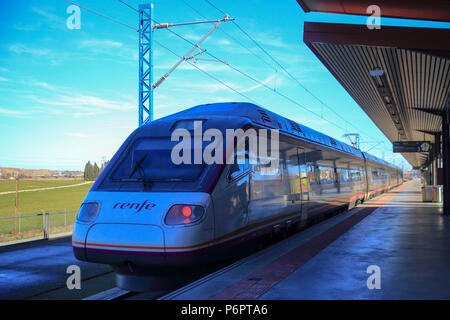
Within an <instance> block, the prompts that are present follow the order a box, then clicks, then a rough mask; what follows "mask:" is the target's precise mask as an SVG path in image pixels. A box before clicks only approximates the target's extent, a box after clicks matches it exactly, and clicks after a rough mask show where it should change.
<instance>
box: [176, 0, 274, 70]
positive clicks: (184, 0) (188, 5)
mask: <svg viewBox="0 0 450 320" xmlns="http://www.w3.org/2000/svg"><path fill="white" fill-rule="evenodd" d="M180 1H181V2H183V3H184V4H185V5H186V6H187V7H189V8H190V9H191V10H192V11H194V12H195V13H196V14H197V15H199V16H200V17H201V18H203V19H207V18H206V16H204V15H203V14H202V13H201V12H200V11H199V10H197V9H195V8H194V7H193V6H192V5H190V4H189V2H187V1H186V0H180ZM219 31H220V32H222V33H223V34H224V35H226V36H227V37H228V38H229V39H230V40H231V41H234V42H236V43H237V44H239V45H240V46H241V47H242V48H244V49H245V50H247V51H248V52H249V53H250V54H252V55H253V56H255V57H256V58H258V59H259V60H260V61H262V62H263V63H264V64H266V65H267V66H268V67H270V68H271V69H272V70H273V71H275V72H277V71H278V70H277V69H276V68H275V67H274V66H272V65H271V64H270V63H268V62H267V61H266V60H264V59H263V58H262V57H261V56H259V55H258V54H256V53H255V52H253V51H252V50H251V49H250V48H249V47H247V46H246V45H244V44H243V43H242V42H241V41H239V40H238V39H237V38H235V37H233V36H232V35H230V34H229V33H228V32H226V31H225V30H223V29H219Z"/></svg>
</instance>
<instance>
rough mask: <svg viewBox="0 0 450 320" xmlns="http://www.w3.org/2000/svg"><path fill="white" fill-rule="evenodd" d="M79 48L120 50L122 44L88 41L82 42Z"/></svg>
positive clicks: (97, 40)
mask: <svg viewBox="0 0 450 320" xmlns="http://www.w3.org/2000/svg"><path fill="white" fill-rule="evenodd" d="M80 46H81V47H84V48H102V47H107V48H120V47H123V43H122V42H118V41H112V40H101V39H88V40H82V41H81V42H80Z"/></svg>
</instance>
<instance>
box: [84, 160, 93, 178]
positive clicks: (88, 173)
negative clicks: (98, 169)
mask: <svg viewBox="0 0 450 320" xmlns="http://www.w3.org/2000/svg"><path fill="white" fill-rule="evenodd" d="M93 171H94V168H93V167H92V164H91V162H90V161H88V162H87V163H86V165H85V166H84V180H87V181H89V180H93V179H94V172H93Z"/></svg>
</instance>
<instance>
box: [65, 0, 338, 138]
mask: <svg viewBox="0 0 450 320" xmlns="http://www.w3.org/2000/svg"><path fill="white" fill-rule="evenodd" d="M64 1H66V2H68V3H71V4H73V5H76V6H78V7H80V8H82V9H85V10H87V11H90V12H92V13H94V14H96V15H98V16H101V17H103V18H106V19H108V20H110V21H113V22H115V23H118V24H120V25H123V26H125V27H128V28H130V29H133V30H135V31H137V32H138V31H139V30H138V29H136V28H134V27H132V26H130V25H127V24H125V23H123V22H120V21H118V20H116V19H113V18H110V17H108V16H106V15H104V14H101V13H98V12H96V11H94V10H91V9H89V8H87V7H84V6H81V5H79V4H77V3H75V2H72V1H70V0H64ZM205 1H207V2H208V3H209V4H210V5H212V6H213V7H215V6H214V5H213V4H212V3H210V2H209V1H208V0H205ZM119 2H121V3H123V4H125V5H126V6H128V7H129V8H131V9H133V10H134V11H137V12H140V10H138V9H135V8H133V7H132V6H130V5H128V4H127V3H125V2H124V1H122V0H119ZM215 8H216V9H217V10H219V11H221V10H220V9H218V8H217V7H215ZM221 12H223V11H221ZM152 22H154V23H156V24H159V22H157V21H156V20H154V19H152ZM232 22H233V23H234V21H232ZM167 30H168V31H169V32H171V33H172V34H174V35H176V36H177V37H179V38H181V39H183V40H184V41H186V42H188V43H190V44H191V45H195V44H194V43H193V42H192V41H190V40H188V39H186V38H185V37H183V36H181V35H179V34H178V33H176V32H174V31H173V30H171V29H169V28H167ZM154 41H155V40H154ZM155 43H157V44H158V45H160V46H162V47H164V48H166V49H168V48H167V47H165V46H163V45H162V44H161V43H159V42H156V41H155ZM172 53H173V54H175V55H177V56H178V57H181V56H180V55H178V54H176V53H175V52H172ZM205 53H206V54H208V55H209V56H211V57H212V58H214V59H215V60H216V61H218V62H222V63H224V64H225V65H227V66H228V67H230V68H231V69H233V70H235V71H236V72H238V73H240V74H241V75H243V76H245V77H247V78H249V79H251V80H252V81H254V82H256V83H257V84H258V85H260V86H261V87H264V88H266V89H268V90H270V91H272V92H274V93H276V94H277V95H279V96H281V97H283V98H284V99H286V100H288V101H290V102H291V103H293V104H295V105H297V106H299V107H301V108H302V109H304V110H306V111H308V112H310V113H312V114H314V115H315V116H317V117H319V118H321V119H323V120H325V121H327V122H328V123H330V124H332V125H333V126H335V127H337V128H339V129H340V130H342V131H344V132H346V131H347V130H346V129H345V128H343V127H341V126H340V125H338V124H336V123H334V122H332V121H330V120H328V119H326V118H324V117H323V116H321V115H320V114H318V113H316V112H314V111H312V110H310V109H308V108H307V107H306V106H304V105H302V104H300V103H298V102H297V101H295V100H294V99H292V98H290V97H288V96H287V95H285V94H283V93H281V92H279V91H277V90H276V89H274V88H271V87H270V86H268V85H267V84H265V83H263V82H261V81H259V80H257V79H256V78H255V77H253V76H251V75H249V74H247V73H245V72H244V71H242V70H240V69H238V68H236V67H234V66H232V65H231V64H230V63H228V62H225V61H224V60H221V59H219V58H217V57H216V56H215V55H213V54H211V53H210V52H207V51H205ZM275 61H276V60H275ZM186 62H187V63H189V64H190V65H192V66H194V67H195V68H196V69H198V70H199V71H201V72H203V73H205V74H207V75H208V76H209V77H211V78H212V79H214V80H215V81H217V82H219V83H221V84H222V85H224V86H226V87H228V88H229V89H230V90H232V91H234V92H236V93H237V94H239V95H241V96H242V97H244V98H245V99H247V100H249V101H251V102H253V103H255V104H258V103H257V102H256V101H255V100H253V99H251V98H249V97H248V96H247V95H244V94H243V93H242V92H240V91H238V90H237V89H234V88H232V87H231V86H229V85H227V84H226V83H225V82H223V81H221V80H220V79H218V78H217V77H214V76H212V75H211V74H209V73H208V72H206V71H205V70H203V69H201V68H199V67H197V66H196V65H195V64H193V63H190V62H189V61H186Z"/></svg>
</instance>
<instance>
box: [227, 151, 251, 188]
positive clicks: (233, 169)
mask: <svg viewBox="0 0 450 320" xmlns="http://www.w3.org/2000/svg"><path fill="white" fill-rule="evenodd" d="M248 168H249V159H248V151H247V150H246V151H245V161H244V162H243V163H242V161H238V153H237V152H236V153H235V154H234V163H233V164H232V165H231V166H230V171H229V172H228V181H232V180H234V179H236V178H238V177H239V176H240V175H241V174H243V173H244V172H246V171H247V170H248Z"/></svg>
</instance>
